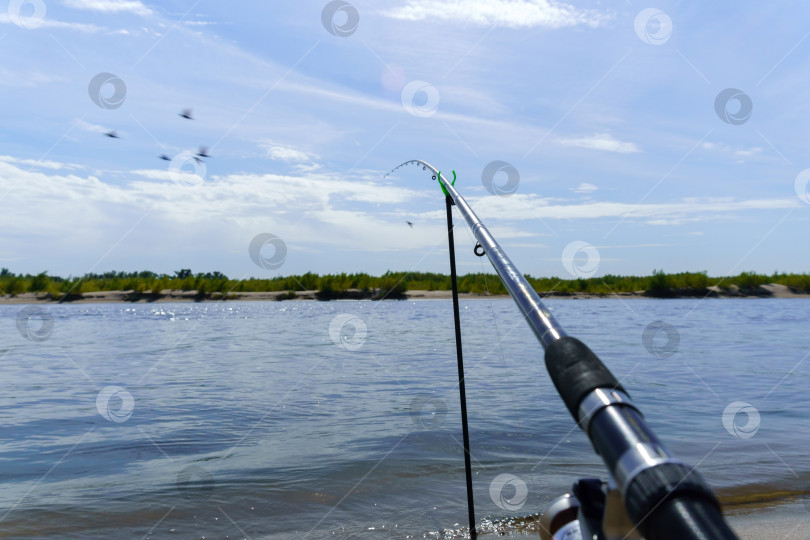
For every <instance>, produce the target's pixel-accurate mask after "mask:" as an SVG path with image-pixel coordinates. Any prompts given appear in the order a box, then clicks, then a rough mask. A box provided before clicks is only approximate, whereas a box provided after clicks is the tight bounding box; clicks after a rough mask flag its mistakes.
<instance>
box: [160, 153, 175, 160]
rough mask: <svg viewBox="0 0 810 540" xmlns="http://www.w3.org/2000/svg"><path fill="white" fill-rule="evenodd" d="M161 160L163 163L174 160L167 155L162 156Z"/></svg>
mask: <svg viewBox="0 0 810 540" xmlns="http://www.w3.org/2000/svg"><path fill="white" fill-rule="evenodd" d="M160 159H162V160H163V161H171V160H172V158H170V157H169V156H167V155H166V154H160Z"/></svg>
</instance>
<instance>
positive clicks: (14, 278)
mask: <svg viewBox="0 0 810 540" xmlns="http://www.w3.org/2000/svg"><path fill="white" fill-rule="evenodd" d="M526 278H527V280H528V281H529V283H530V284H531V285H532V287H534V289H535V290H536V291H537V292H538V293H541V294H544V293H550V292H553V293H557V294H566V293H570V294H573V293H587V294H612V293H628V292H638V291H646V294H647V295H649V296H656V297H667V296H684V295H690V294H693V295H702V294H706V293H707V292H708V289H707V288H708V287H712V286H716V287H720V288H721V289H725V290H730V289H733V288H735V287H736V288H738V289H740V290H741V291H742V292H751V291H755V290H757V288H758V287H759V286H760V285H763V284H767V283H776V284H781V285H785V286H787V287H789V288H790V289H791V290H792V291H794V292H797V293H810V274H793V273H791V274H787V273H780V272H775V273H773V274H771V275H764V274H757V273H754V272H743V273H741V274H739V275H737V276H726V277H709V276H708V275H707V274H706V272H680V273H675V274H668V273H665V272H664V271H661V270H655V271H654V272H653V274H652V275H650V276H615V275H606V276H601V277H592V278H588V279H570V278H559V277H533V276H529V275H527V276H526ZM458 286H459V291H460V292H464V293H474V294H506V289H505V288H504V286H503V284H502V283H501V280H500V279H499V278H498V276H497V275H495V274H484V273H477V274H466V275H463V276H459V277H458ZM167 290H182V291H196V292H197V293H198V294H200V295H201V296H204V295H211V294H212V293H220V295H221V296H223V297H225V296H227V295H228V294H233V293H239V292H285V291H286V292H289V293H290V297H292V296H293V295H294V293H295V292H296V291H313V290H315V291H319V293H320V295H319V297H321V298H330V297H333V296H336V294H337V293H340V292H345V291H349V290H358V291H363V292H368V291H382V293H383V294H380V295H379V296H386V297H399V296H401V295H402V293H404V292H405V291H407V290H411V291H413V290H425V291H446V290H450V276H448V275H445V274H438V273H433V272H390V271H389V272H386V273H385V274H383V275H381V276H371V275H369V274H366V273H354V274H346V273H341V274H324V275H319V274H314V273H312V272H307V273H306V274H302V275H290V276H277V277H273V278H269V279H265V278H253V277H251V278H248V279H242V280H234V279H230V278H228V276H226V275H224V274H222V273H220V272H205V273H196V274H195V273H193V272H192V271H191V270H190V269H188V268H184V269H181V270H178V271H176V272H174V273H173V274H158V273H155V272H150V271H142V272H105V273H101V274H98V273H89V274H85V275H84V276H81V277H66V278H63V277H58V276H50V275H48V273H47V272H41V273H39V274H36V275H31V274H14V273H13V272H10V271H9V270H8V269H6V268H3V269H2V270H0V294H6V295H17V294H22V293H27V292H30V293H42V294H43V295H50V296H51V297H53V298H62V297H63V296H65V295H69V296H74V297H80V296H81V295H82V294H85V293H91V292H99V291H131V292H134V293H139V294H152V295H160V294H163V291H167Z"/></svg>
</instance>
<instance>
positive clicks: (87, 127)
mask: <svg viewBox="0 0 810 540" xmlns="http://www.w3.org/2000/svg"><path fill="white" fill-rule="evenodd" d="M74 125H75V126H76V127H77V128H79V129H81V130H82V131H89V132H90V133H101V134H104V133H108V132H109V131H110V128H105V127H104V126H100V125H98V124H91V123H90V122H85V121H84V120H82V119H81V118H80V119H78V120H76V122H75V124H74ZM118 133H119V134H120V133H123V132H121V131H119V132H118Z"/></svg>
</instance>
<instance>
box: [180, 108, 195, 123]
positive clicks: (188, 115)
mask: <svg viewBox="0 0 810 540" xmlns="http://www.w3.org/2000/svg"><path fill="white" fill-rule="evenodd" d="M178 116H182V117H183V118H187V119H189V120H194V118H193V117H192V116H191V109H183V112H181V113H178Z"/></svg>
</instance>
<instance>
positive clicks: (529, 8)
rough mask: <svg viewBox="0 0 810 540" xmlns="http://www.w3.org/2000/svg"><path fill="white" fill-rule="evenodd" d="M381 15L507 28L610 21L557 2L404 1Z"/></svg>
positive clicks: (530, 0)
mask: <svg viewBox="0 0 810 540" xmlns="http://www.w3.org/2000/svg"><path fill="white" fill-rule="evenodd" d="M383 14H384V15H386V16H388V17H391V18H394V19H403V20H408V21H422V20H425V19H434V20H440V21H457V22H464V23H473V24H478V25H494V26H506V27H510V28H515V27H527V28H529V27H545V28H561V27H566V26H577V25H586V26H590V27H592V28H596V27H598V26H601V25H603V24H605V23H606V22H607V21H608V20H610V18H611V17H610V16H609V15H607V14H604V13H600V12H598V11H595V10H585V9H577V8H575V7H574V6H572V5H570V4H566V3H564V2H559V1H557V0H408V3H407V4H406V5H405V6H402V7H399V8H395V9H393V10H390V11H387V12H384V13H383Z"/></svg>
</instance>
